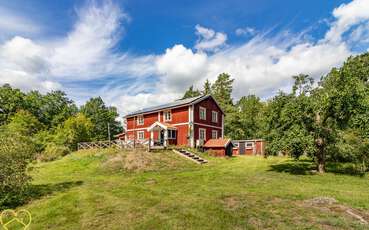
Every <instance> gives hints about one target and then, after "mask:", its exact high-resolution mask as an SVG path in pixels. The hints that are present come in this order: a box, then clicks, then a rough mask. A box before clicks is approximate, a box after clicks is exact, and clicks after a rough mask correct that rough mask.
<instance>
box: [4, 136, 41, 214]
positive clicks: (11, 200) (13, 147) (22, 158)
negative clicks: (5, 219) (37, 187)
mask: <svg viewBox="0 0 369 230" xmlns="http://www.w3.org/2000/svg"><path fill="white" fill-rule="evenodd" d="M34 156H35V148H34V146H33V144H32V142H31V141H30V140H29V138H27V137H23V136H20V135H18V134H14V133H7V132H4V131H3V132H1V130H0V210H1V209H5V208H9V207H15V206H17V205H20V204H22V203H23V202H24V201H25V199H26V196H25V194H26V193H27V187H28V185H29V181H30V179H31V177H30V176H29V175H28V174H27V166H28V164H29V163H30V161H32V160H33V159H34Z"/></svg>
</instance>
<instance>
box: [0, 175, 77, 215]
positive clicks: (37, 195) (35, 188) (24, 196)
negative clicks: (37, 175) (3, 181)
mask: <svg viewBox="0 0 369 230" xmlns="http://www.w3.org/2000/svg"><path fill="white" fill-rule="evenodd" d="M82 184H83V181H69V182H63V183H56V184H39V185H35V184H31V185H29V186H28V187H27V189H26V190H25V191H24V192H23V193H21V194H19V195H17V196H15V197H14V198H13V199H10V200H9V201H8V202H4V203H0V210H1V209H7V208H10V209H14V208H17V207H19V206H22V205H24V204H27V203H28V202H30V201H32V200H36V199H41V198H42V197H44V196H47V195H52V194H54V193H56V192H64V191H67V190H68V189H71V188H73V187H76V186H81V185H82Z"/></svg>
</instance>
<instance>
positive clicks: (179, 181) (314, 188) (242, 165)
mask: <svg viewBox="0 0 369 230" xmlns="http://www.w3.org/2000/svg"><path fill="white" fill-rule="evenodd" d="M127 154H128V155H130V156H131V158H132V153H127V152H125V153H116V152H114V151H111V150H104V151H102V150H100V151H80V152H76V153H73V154H71V155H69V156H67V157H65V158H63V159H60V160H57V161H54V162H50V163H41V164H37V165H35V166H34V168H33V170H32V176H33V178H34V180H33V189H34V190H35V191H36V193H37V191H38V195H37V196H35V198H34V199H33V200H32V201H31V202H30V203H28V204H27V205H25V206H24V207H19V208H26V209H27V210H29V211H30V212H31V213H32V217H33V222H32V224H31V227H30V229H68V230H69V229H368V228H369V225H366V224H362V223H360V221H359V220H358V219H356V218H354V217H353V216H352V215H349V214H347V212H346V211H345V210H346V209H351V210H353V212H355V213H357V214H359V215H360V216H362V217H363V218H364V219H365V218H366V220H368V221H369V219H368V216H369V212H368V210H369V180H368V176H367V175H366V176H363V177H358V176H349V175H341V174H332V173H327V174H325V175H312V174H310V173H305V171H303V170H291V168H292V169H304V167H305V166H308V167H309V163H308V162H300V163H299V162H294V161H292V160H290V159H288V158H278V157H270V158H268V159H264V158H262V157H250V156H239V157H232V158H212V157H207V159H208V160H209V164H206V165H197V164H195V163H193V162H191V161H189V160H186V159H183V158H182V157H181V156H178V155H176V154H175V153H173V152H170V151H164V152H156V153H148V154H150V155H148V154H145V155H144V156H145V157H144V158H145V160H142V159H141V158H140V161H139V162H141V163H139V164H138V165H133V166H132V165H131V166H130V165H128V166H124V165H123V166H122V164H126V163H127V162H130V163H129V164H132V159H131V161H127V159H128V158H127V157H126V156H127ZM140 154H142V153H140ZM117 156H118V157H117ZM119 156H123V158H122V157H119ZM133 164H134V163H133ZM322 196H324V197H331V198H335V199H336V200H337V201H338V203H337V204H333V205H328V204H327V205H314V204H311V203H310V202H309V199H312V198H315V197H322Z"/></svg>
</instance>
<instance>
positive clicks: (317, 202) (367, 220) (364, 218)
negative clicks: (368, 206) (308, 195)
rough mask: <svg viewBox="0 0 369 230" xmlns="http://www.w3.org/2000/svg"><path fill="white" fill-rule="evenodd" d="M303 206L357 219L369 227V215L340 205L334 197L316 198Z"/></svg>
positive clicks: (305, 202) (307, 201)
mask: <svg viewBox="0 0 369 230" xmlns="http://www.w3.org/2000/svg"><path fill="white" fill-rule="evenodd" d="M302 205H303V206H305V207H313V208H317V209H319V210H321V211H325V212H331V213H334V214H337V215H340V216H343V217H346V218H351V219H355V220H356V221H359V222H360V223H361V224H365V225H369V213H368V212H365V211H362V210H359V209H354V208H351V207H348V206H346V205H343V204H339V203H338V201H337V200H336V199H334V198H332V197H315V198H312V199H309V200H305V201H303V204H302Z"/></svg>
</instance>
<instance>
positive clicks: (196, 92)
mask: <svg viewBox="0 0 369 230" xmlns="http://www.w3.org/2000/svg"><path fill="white" fill-rule="evenodd" d="M200 95H201V93H200V91H199V90H197V89H196V90H194V89H193V85H191V86H190V87H189V88H188V90H187V91H186V92H185V93H184V95H183V97H182V99H186V98H190V97H197V96H200Z"/></svg>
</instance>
